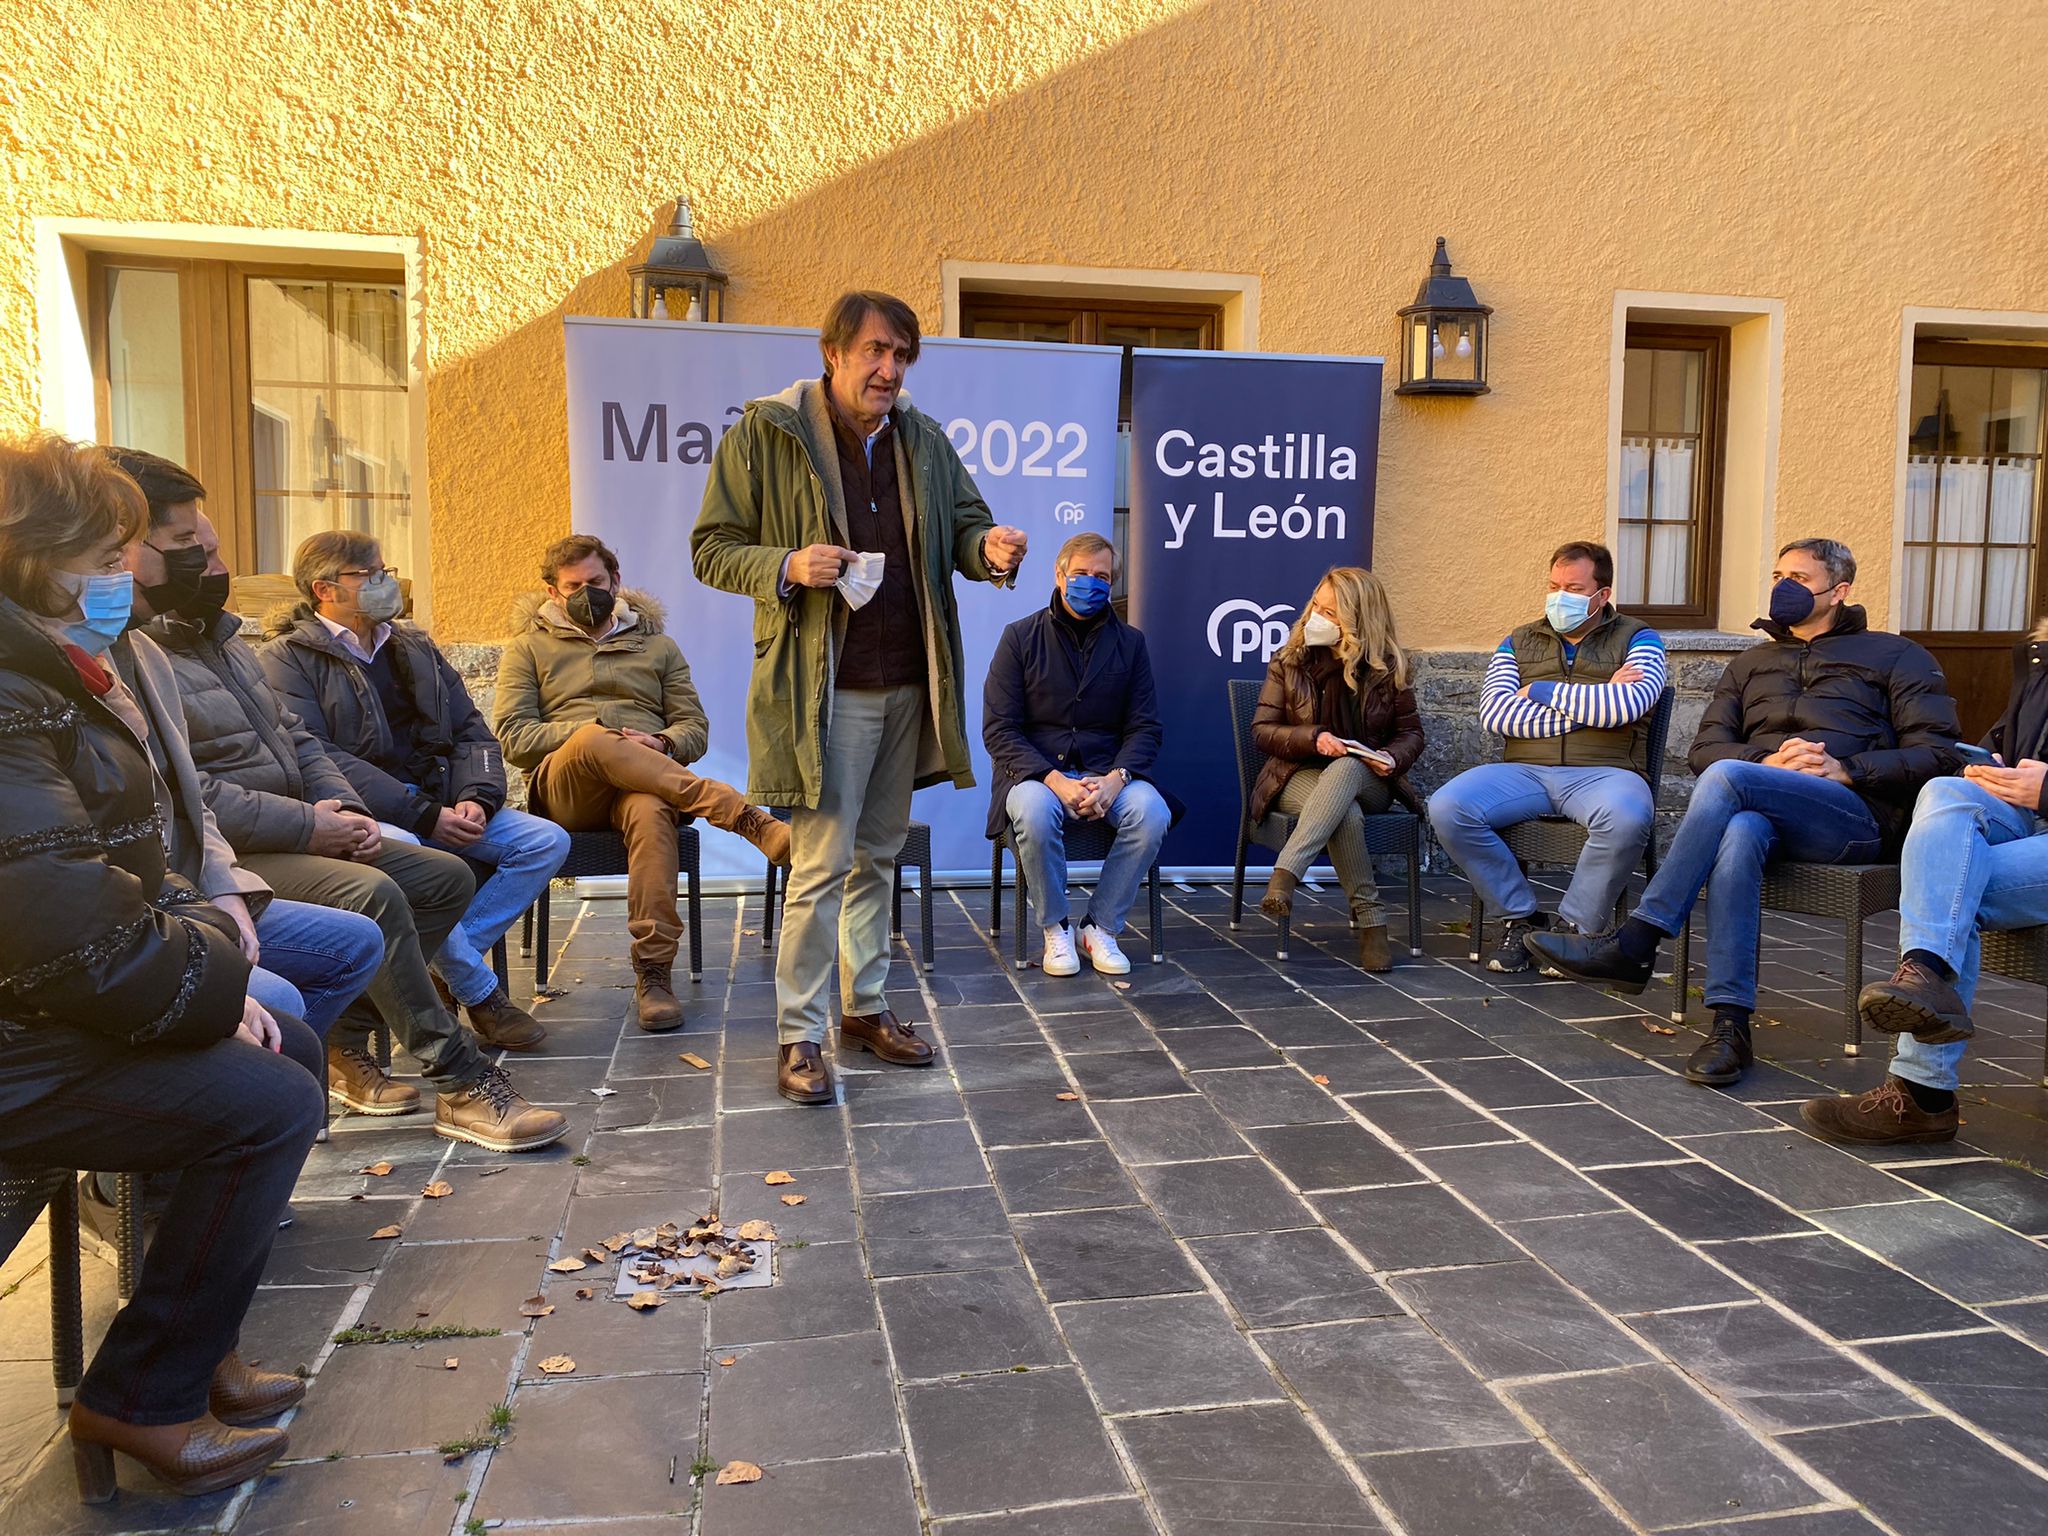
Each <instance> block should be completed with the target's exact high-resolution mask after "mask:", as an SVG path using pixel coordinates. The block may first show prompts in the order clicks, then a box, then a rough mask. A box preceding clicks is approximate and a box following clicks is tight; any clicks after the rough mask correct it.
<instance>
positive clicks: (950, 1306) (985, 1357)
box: [875, 1245, 1067, 1381]
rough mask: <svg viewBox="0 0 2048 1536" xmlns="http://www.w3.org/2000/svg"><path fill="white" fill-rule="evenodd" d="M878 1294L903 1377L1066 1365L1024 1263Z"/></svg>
mask: <svg viewBox="0 0 2048 1536" xmlns="http://www.w3.org/2000/svg"><path fill="white" fill-rule="evenodd" d="M1010 1251H1011V1253H1012V1254H1015V1252H1016V1248H1015V1245H1012V1246H1011V1249H1010ZM875 1293H876V1295H877V1296H879V1297H880V1298H881V1303H882V1320H883V1322H884V1324H885V1325H886V1326H887V1328H888V1330H889V1341H890V1343H891V1345H892V1346H893V1347H894V1349H895V1351H896V1370H897V1373H898V1374H899V1375H900V1376H902V1377H903V1378H904V1379H906V1380H912V1381H916V1380H922V1379H925V1378H929V1377H935V1376H961V1375H967V1374H970V1373H973V1372H977V1371H1007V1370H1011V1369H1013V1368H1015V1367H1017V1366H1020V1365H1065V1364H1066V1363H1067V1350H1066V1346H1065V1345H1063V1344H1062V1343H1061V1342H1060V1336H1059V1333H1058V1331H1057V1330H1056V1329H1055V1328H1054V1327H1053V1320H1052V1313H1051V1312H1050V1311H1048V1310H1047V1309H1046V1305H1045V1301H1044V1298H1042V1297H1041V1296H1040V1295H1039V1294H1038V1291H1037V1289H1036V1288H1035V1287H1034V1286H1033V1285H1032V1283H1031V1277H1030V1276H1029V1275H1028V1274H1026V1273H1025V1272H1024V1267H1023V1266H1022V1265H1021V1264H1012V1265H1010V1266H1009V1267H1008V1268H1005V1269H979V1270H970V1271H966V1272H964V1273H960V1274H928V1275H915V1276H911V1277H909V1278H906V1279H900V1280H890V1281H887V1282H885V1283H883V1284H880V1285H877V1286H876V1287H875Z"/></svg>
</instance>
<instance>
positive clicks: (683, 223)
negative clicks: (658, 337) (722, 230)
mask: <svg viewBox="0 0 2048 1536" xmlns="http://www.w3.org/2000/svg"><path fill="white" fill-rule="evenodd" d="M628 275H629V276H631V277H632V279H633V318H634V319H636V320H723V319H724V318H725V274H724V273H723V272H721V271H719V270H718V268H717V267H716V266H714V265H713V264H712V261H711V253H710V252H709V251H707V250H705V249H704V244H703V242H702V241H700V240H699V239H698V238H697V236H696V234H695V233H694V232H693V231H692V230H691V228H690V200H689V199H688V198H687V197H679V198H677V199H676V216H675V222H673V223H672V224H670V225H669V231H668V233H667V234H665V235H657V236H656V237H655V240H654V249H653V250H651V251H649V252H648V253H647V259H646V260H645V261H643V262H641V263H640V264H639V265H638V266H635V267H632V268H630V269H628Z"/></svg>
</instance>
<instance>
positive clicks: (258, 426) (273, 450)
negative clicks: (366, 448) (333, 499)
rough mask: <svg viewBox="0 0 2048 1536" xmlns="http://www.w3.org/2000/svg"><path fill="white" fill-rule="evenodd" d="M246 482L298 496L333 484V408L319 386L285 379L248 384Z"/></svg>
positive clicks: (325, 489)
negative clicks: (250, 453) (248, 461)
mask: <svg viewBox="0 0 2048 1536" xmlns="http://www.w3.org/2000/svg"><path fill="white" fill-rule="evenodd" d="M252 395H253V398H252V399H251V401H250V433H251V438H250V442H251V447H252V450H253V460H254V462H253V463H252V464H251V466H250V488H251V489H252V490H254V491H255V492H256V493H257V494H258V495H261V494H263V493H264V492H266V491H277V492H281V493H292V494H297V495H302V496H312V495H325V494H326V493H327V492H328V491H329V490H331V489H333V485H332V483H331V479H330V477H331V475H332V472H333V467H332V464H333V453H334V413H333V411H332V410H331V409H330V408H329V407H330V405H331V403H332V401H331V397H330V396H329V394H328V392H327V391H326V390H324V389H320V388H316V387H310V386H298V385H288V384H257V385H254V386H253V387H252Z"/></svg>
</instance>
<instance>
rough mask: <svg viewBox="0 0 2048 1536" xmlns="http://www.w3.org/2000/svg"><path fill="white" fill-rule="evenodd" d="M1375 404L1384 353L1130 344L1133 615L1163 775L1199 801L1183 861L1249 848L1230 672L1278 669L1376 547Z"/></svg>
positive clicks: (1226, 856)
mask: <svg viewBox="0 0 2048 1536" xmlns="http://www.w3.org/2000/svg"><path fill="white" fill-rule="evenodd" d="M1379 419H1380V360H1379V359H1378V358H1333V357H1277V356H1260V355H1257V354H1251V353H1230V352H1163V351H1161V352H1155V351H1139V352H1137V353H1135V354H1134V355H1133V357H1132V359H1131V486H1130V498H1131V499H1130V508H1131V523H1130V539H1129V548H1130V553H1129V559H1130V578H1129V592H1130V618H1131V622H1132V623H1133V624H1135V625H1136V626H1137V627H1138V628H1139V629H1141V630H1143V631H1144V632H1145V638H1146V642H1147V644H1148V646H1149V647H1150V650H1151V654H1152V666H1153V670H1154V672H1155V673H1156V674H1157V676H1158V683H1159V704H1160V714H1161V717H1162V719H1163V722H1164V724H1165V729H1166V745H1165V750H1164V751H1163V753H1162V754H1161V758H1160V768H1159V777H1160V779H1161V781H1162V782H1163V783H1164V784H1165V785H1166V787H1167V788H1169V789H1171V790H1173V791H1174V793H1176V794H1177V795H1179V796H1180V797H1181V798H1182V799H1183V800H1185V801H1186V802H1187V804H1188V814H1187V817H1186V819H1185V820H1183V821H1182V823H1181V824H1180V826H1179V827H1178V828H1177V829H1175V831H1174V834H1173V836H1172V838H1171V839H1170V840H1169V841H1168V843H1167V847H1166V860H1167V862H1168V863H1169V864H1171V865H1174V866H1176V867H1180V868H1202V867H1215V866H1222V865H1228V864H1229V863H1230V862H1231V859H1232V856H1233V853H1234V851H1235V848H1236V831H1237V821H1238V804H1239V800H1238V783H1237V766H1236V760H1235V757H1234V756H1233V753H1232V749H1231V736H1230V713H1229V706H1228V703H1227V700H1226V691H1225V688H1224V680H1225V679H1227V678H1232V677H1252V678H1256V677H1263V676H1264V675H1265V671H1266V663H1267V661H1268V660H1269V659H1270V658H1271V656H1272V654H1273V652H1274V651H1275V650H1277V649H1279V647H1280V646H1281V645H1282V644H1283V643H1285V641H1286V639H1287V631H1288V628H1289V626H1291V625H1292V624H1293V623H1294V621H1295V619H1296V618H1297V617H1298V616H1299V614H1300V612H1301V608H1302V605H1304V604H1305V603H1307V601H1308V599H1309V595H1310V594H1311V593H1312V592H1313V591H1314V590H1315V584H1316V580H1317V578H1318V577H1320V576H1321V575H1322V573H1323V572H1324V571H1325V570H1327V569H1328V568H1329V567H1331V566H1333V565H1370V564H1371V563H1372V513H1373V484H1374V475H1375V471H1376V469H1377V467H1378V461H1379ZM1258 862H1261V863H1265V862H1270V859H1269V858H1265V857H1261V858H1260V859H1259V860H1258Z"/></svg>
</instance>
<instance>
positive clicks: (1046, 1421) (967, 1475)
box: [903, 1370, 1130, 1517]
mask: <svg viewBox="0 0 2048 1536" xmlns="http://www.w3.org/2000/svg"><path fill="white" fill-rule="evenodd" d="M903 1412H904V1417H905V1419H906V1420H907V1421H908V1422H909V1425H910V1441H911V1444H912V1446H914V1447H915V1448H916V1452H917V1464H918V1469H919V1471H920V1473H921V1474H922V1476H923V1479H924V1496H925V1504H926V1507H927V1508H928V1509H929V1510H930V1512H931V1513H932V1515H933V1516H934V1517H942V1516H945V1515H966V1514H982V1513H989V1512H992V1511H997V1510H1005V1509H1013V1508H1015V1507H1017V1506H1019V1505H1026V1504H1036V1503H1040V1502H1042V1501H1043V1500H1044V1498H1045V1496H1046V1492H1047V1486H1048V1482H1047V1480H1048V1476H1049V1475H1050V1474H1051V1473H1052V1472H1053V1471H1054V1469H1057V1488H1058V1492H1059V1494H1060V1495H1061V1496H1063V1497H1067V1498H1086V1497H1088V1496H1089V1495H1092V1494H1116V1493H1125V1492H1128V1491H1129V1487H1130V1485H1129V1484H1128V1483H1127V1482H1126V1481H1125V1478H1124V1474H1123V1471H1122V1469H1121V1468H1120V1467H1119V1466H1118V1465H1117V1460H1116V1456H1115V1454H1114V1453H1113V1452H1112V1451H1111V1450H1110V1446H1109V1438H1108V1436H1107V1435H1106V1434H1105V1433H1104V1431H1103V1426H1102V1420H1101V1419H1100V1418H1099V1417H1098V1416H1097V1414H1096V1411H1095V1405H1094V1404H1093V1403H1091V1402H1090V1401H1089V1400H1088V1393H1087V1390H1086V1389H1085V1388H1084V1387H1083V1386H1082V1385H1081V1378H1080V1376H1079V1375H1078V1374H1077V1373H1076V1372H1074V1371H1072V1370H1050V1371H1026V1372H1022V1373H1015V1372H1005V1373H1003V1374H1001V1375H997V1376H979V1377H974V1378H971V1379H969V1380H966V1381H948V1382H934V1383H932V1384H930V1385H926V1386H913V1387H906V1388H905V1389H904V1391H903Z"/></svg>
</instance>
